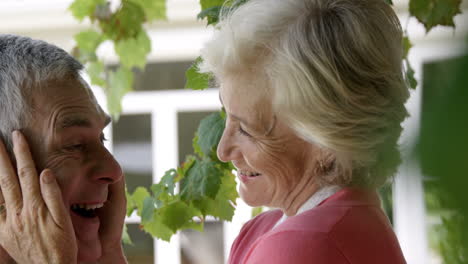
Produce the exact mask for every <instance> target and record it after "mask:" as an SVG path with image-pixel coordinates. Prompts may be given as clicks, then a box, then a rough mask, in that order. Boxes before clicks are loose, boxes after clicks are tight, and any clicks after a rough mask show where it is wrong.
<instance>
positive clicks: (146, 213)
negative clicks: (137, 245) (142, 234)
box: [141, 197, 155, 223]
mask: <svg viewBox="0 0 468 264" xmlns="http://www.w3.org/2000/svg"><path fill="white" fill-rule="evenodd" d="M154 209H155V201H154V199H153V197H146V198H145V200H144V201H143V208H142V210H141V222H142V223H146V222H148V221H151V219H153V214H154Z"/></svg>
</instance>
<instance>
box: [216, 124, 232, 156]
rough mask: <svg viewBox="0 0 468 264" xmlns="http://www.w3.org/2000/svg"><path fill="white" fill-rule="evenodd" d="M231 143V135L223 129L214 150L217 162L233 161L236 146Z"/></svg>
mask: <svg viewBox="0 0 468 264" xmlns="http://www.w3.org/2000/svg"><path fill="white" fill-rule="evenodd" d="M233 141H234V138H233V135H232V133H231V132H230V131H229V130H228V129H225V130H224V131H223V135H222V136H221V140H220V141H219V144H218V148H217V150H216V154H217V155H218V159H219V160H221V161H223V162H229V161H232V160H235V158H236V157H235V156H236V155H235V153H236V146H235V144H234V142H233Z"/></svg>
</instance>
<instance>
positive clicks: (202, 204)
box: [193, 171, 239, 221]
mask: <svg viewBox="0 0 468 264" xmlns="http://www.w3.org/2000/svg"><path fill="white" fill-rule="evenodd" d="M236 186H237V184H236V181H235V179H234V175H233V174H232V173H231V172H230V171H225V173H224V176H223V178H222V181H221V186H220V188H219V191H218V194H217V195H216V198H215V199H211V198H209V197H203V198H201V199H199V200H195V201H193V204H194V206H195V207H197V208H198V209H199V210H200V211H201V213H202V214H203V216H206V215H211V216H214V217H216V218H218V219H222V220H226V221H231V220H232V217H233V216H234V211H235V207H234V206H233V205H234V204H235V202H236V199H237V198H238V197H239V195H238V193H237V191H236Z"/></svg>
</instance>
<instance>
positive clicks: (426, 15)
mask: <svg viewBox="0 0 468 264" xmlns="http://www.w3.org/2000/svg"><path fill="white" fill-rule="evenodd" d="M461 2H462V0H411V1H410V4H409V10H410V14H411V15H412V16H414V17H416V18H417V19H418V20H419V22H421V23H423V24H424V26H425V27H426V32H429V31H430V30H431V29H432V28H433V27H435V26H437V25H443V26H451V27H455V24H454V22H453V17H454V16H456V15H457V14H461V10H460V5H461Z"/></svg>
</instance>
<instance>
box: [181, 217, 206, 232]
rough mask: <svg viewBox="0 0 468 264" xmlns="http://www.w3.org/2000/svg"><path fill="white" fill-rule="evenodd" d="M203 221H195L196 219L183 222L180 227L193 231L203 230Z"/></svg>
mask: <svg viewBox="0 0 468 264" xmlns="http://www.w3.org/2000/svg"><path fill="white" fill-rule="evenodd" d="M203 226H204V224H203V222H201V221H200V222H197V221H193V220H192V221H189V222H187V223H185V224H184V225H183V226H182V227H181V228H180V229H181V230H182V229H193V230H195V231H198V232H203Z"/></svg>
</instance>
